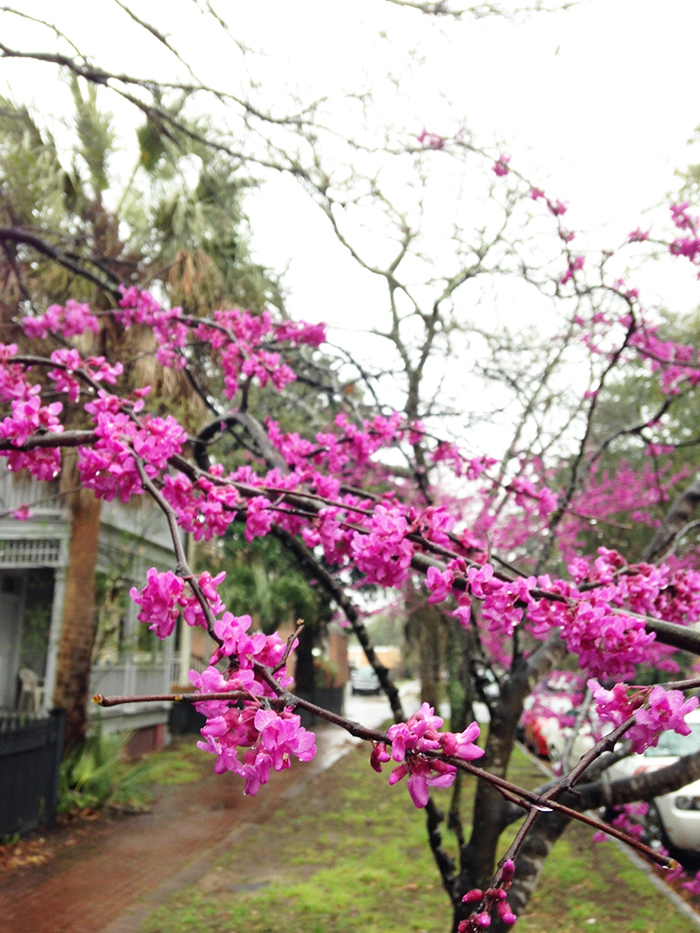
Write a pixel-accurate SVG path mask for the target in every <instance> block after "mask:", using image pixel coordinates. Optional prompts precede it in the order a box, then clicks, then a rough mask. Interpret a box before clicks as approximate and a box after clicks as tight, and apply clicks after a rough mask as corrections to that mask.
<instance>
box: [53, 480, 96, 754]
mask: <svg viewBox="0 0 700 933" xmlns="http://www.w3.org/2000/svg"><path fill="white" fill-rule="evenodd" d="M71 511H72V524H71V539H70V550H69V556H68V567H67V568H66V590H65V598H64V603H63V621H62V626H61V640H60V643H59V648H58V662H57V670H56V688H55V691H54V698H53V702H54V706H56V707H59V708H60V709H64V710H65V711H66V726H65V733H64V743H63V747H64V751H69V750H72V749H74V748H77V747H80V745H82V744H83V742H84V741H85V730H86V725H87V701H88V690H89V689H90V669H91V666H92V649H93V645H94V642H95V567H96V564H97V547H98V538H99V531H100V501H99V499H95V497H94V496H93V494H92V492H91V491H90V490H87V489H81V490H80V491H79V492H77V493H75V495H74V497H73V501H72V503H71Z"/></svg>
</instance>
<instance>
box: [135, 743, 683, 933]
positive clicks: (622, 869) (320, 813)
mask: <svg viewBox="0 0 700 933" xmlns="http://www.w3.org/2000/svg"><path fill="white" fill-rule="evenodd" d="M511 777H512V779H513V780H515V781H518V782H520V783H523V784H525V785H526V786H527V785H529V786H534V785H535V784H536V783H538V782H539V780H540V775H539V772H537V771H536V770H534V767H533V765H532V763H531V762H530V761H529V760H528V759H527V758H526V756H524V755H521V754H516V756H515V760H514V763H513V768H512V769H511ZM386 778H387V772H386V771H385V773H384V774H383V775H377V774H375V773H374V772H373V771H372V770H371V769H370V768H369V767H368V765H367V750H366V749H360V750H358V751H353V752H351V753H349V754H348V755H347V756H346V757H345V758H343V759H342V760H341V761H340V762H338V763H337V764H336V765H335V766H334V767H333V768H332V769H331V770H330V771H327V772H325V773H324V774H322V775H319V776H318V777H317V778H315V779H314V780H313V781H312V782H311V783H310V784H309V785H307V787H306V788H305V792H304V794H303V795H302V796H300V797H299V798H296V799H295V800H294V801H293V803H292V804H288V805H287V807H286V808H285V809H284V810H283V811H278V813H277V814H276V816H275V817H274V818H273V819H272V820H271V821H270V822H269V823H268V824H266V825H262V826H259V827H254V828H253V829H251V831H250V832H249V833H247V834H246V836H245V837H244V839H243V841H242V842H241V843H240V847H239V848H237V849H236V850H235V851H233V852H231V853H230V854H228V855H227V856H226V857H225V859H223V860H222V861H221V862H220V863H219V864H218V865H217V866H216V868H215V869H214V870H213V871H211V872H210V873H209V874H208V875H207V876H206V877H204V878H203V879H201V880H200V881H199V882H198V883H197V884H196V885H194V886H192V887H190V888H188V889H185V890H183V891H181V892H180V893H179V894H178V895H177V896H176V897H175V898H174V899H173V901H172V902H171V903H170V904H169V905H168V906H167V907H163V908H160V909H158V910H157V911H155V912H154V913H153V914H151V916H150V917H149V918H148V920H147V921H146V922H145V923H144V924H143V926H142V927H141V930H140V933H278V931H279V930H294V931H299V933H356V931H357V933H360V931H361V933H404V931H415V933H444V931H447V930H449V929H450V922H451V911H450V908H449V904H448V901H447V898H446V895H445V894H444V892H443V890H442V888H441V886H440V883H439V880H438V876H437V872H436V870H435V868H434V865H433V862H432V858H431V856H430V853H429V851H428V847H427V845H426V836H425V827H424V816H423V814H422V813H421V812H419V811H417V810H415V808H414V807H413V806H412V805H411V802H410V799H409V797H408V794H407V793H406V789H405V787H404V786H402V785H399V786H397V787H395V788H388V787H387V786H386ZM273 780H274V775H273ZM472 792H473V788H468V789H467V792H466V793H465V795H464V796H465V805H466V806H468V805H469V802H470V801H469V796H470V794H471V793H472ZM261 793H265V789H264V788H263V790H262V791H261ZM445 801H446V797H444V796H443V800H442V801H439V802H440V803H441V804H442V803H444V802H445ZM516 929H518V930H520V931H521V933H540V931H541V933H545V931H546V933H574V931H575V933H580V931H581V930H588V929H590V930H596V929H599V930H605V931H606V933H687V930H688V922H687V920H685V919H684V918H682V917H680V916H677V915H676V914H675V912H673V908H672V907H671V905H670V904H669V903H668V902H667V901H666V900H665V899H664V898H663V897H662V896H661V895H660V894H659V893H658V892H657V891H656V890H655V889H654V888H653V887H652V886H651V884H650V883H649V881H648V880H647V878H646V877H645V876H643V875H641V874H640V873H639V872H638V871H636V870H635V869H634V868H633V867H632V866H631V865H630V864H629V863H628V862H627V860H626V859H625V858H624V857H623V856H622V855H620V853H619V852H618V851H617V850H616V849H615V848H614V847H613V846H612V845H611V844H599V845H596V844H595V843H593V842H592V841H591V833H590V831H589V830H586V829H584V828H582V827H580V826H573V827H570V829H569V830H568V831H567V834H566V836H565V837H564V838H563V839H562V840H561V841H560V842H559V843H558V844H557V846H556V847H555V849H554V852H553V854H552V856H551V857H550V858H549V859H548V862H547V867H546V869H545V874H544V878H543V880H542V884H541V887H540V890H539V892H538V893H536V894H535V896H534V898H533V900H532V902H531V904H530V907H529V909H528V911H527V913H526V915H525V916H524V917H523V918H522V920H521V921H520V923H519V924H518V926H517V927H516Z"/></svg>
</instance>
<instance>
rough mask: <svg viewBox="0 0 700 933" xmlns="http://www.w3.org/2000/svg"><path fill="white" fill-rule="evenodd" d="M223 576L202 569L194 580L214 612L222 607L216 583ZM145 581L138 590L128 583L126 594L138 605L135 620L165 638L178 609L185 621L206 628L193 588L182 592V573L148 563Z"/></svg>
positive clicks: (177, 614) (220, 580)
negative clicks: (213, 575) (148, 568)
mask: <svg viewBox="0 0 700 933" xmlns="http://www.w3.org/2000/svg"><path fill="white" fill-rule="evenodd" d="M225 577H226V574H225V573H220V574H218V575H217V576H216V577H212V576H211V574H210V573H208V572H207V571H205V572H204V573H202V574H200V576H199V578H198V580H197V583H198V585H199V589H200V591H201V592H202V595H203V597H204V599H205V600H206V601H207V603H208V604H209V606H210V608H211V611H212V613H213V614H214V615H218V614H219V613H220V612H221V611H222V610H223V608H224V605H223V603H222V602H221V599H220V597H219V594H218V592H217V589H216V587H217V586H219V584H220V583H221V582H222V581H223V580H224V578H225ZM146 581H147V582H146V586H144V587H143V589H141V590H138V589H137V588H136V587H135V586H132V588H131V590H130V591H129V595H130V596H131V598H132V600H133V601H134V602H135V603H136V604H137V605H138V606H141V611H140V612H139V614H138V619H139V621H140V622H144V623H145V624H147V625H148V627H149V628H150V629H151V631H154V632H155V633H156V635H157V636H158V638H161V639H162V638H167V636H168V635H171V634H172V633H173V631H174V629H175V623H176V622H177V620H178V617H179V615H180V612H182V615H183V618H184V619H185V622H187V624H188V625H201V626H202V627H203V628H207V620H206V616H205V615H204V610H203V608H202V605H201V603H200V602H199V599H198V598H197V597H196V595H195V594H194V592H192V593H186V592H185V581H184V580H183V579H182V577H179V576H177V575H176V574H174V573H173V572H172V571H171V570H167V571H165V572H162V573H160V572H159V571H158V570H157V569H156V568H155V567H151V569H150V570H149V571H148V572H147V573H146Z"/></svg>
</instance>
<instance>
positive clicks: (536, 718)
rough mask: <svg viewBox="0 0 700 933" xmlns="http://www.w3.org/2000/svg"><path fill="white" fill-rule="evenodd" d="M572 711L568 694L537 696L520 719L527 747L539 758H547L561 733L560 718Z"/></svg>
mask: <svg viewBox="0 0 700 933" xmlns="http://www.w3.org/2000/svg"><path fill="white" fill-rule="evenodd" d="M570 712H572V710H571V698H570V697H568V696H562V695H559V696H549V697H538V698H537V700H536V702H534V703H533V705H532V706H531V707H530V709H527V710H525V712H524V713H523V717H522V719H521V722H522V725H523V730H524V740H525V744H526V745H527V747H528V748H529V749H530V750H531V751H533V752H534V753H535V754H536V755H539V756H540V758H549V756H550V751H551V748H552V745H553V743H554V742H556V740H557V736H559V735H560V733H561V728H562V726H561V718H562V717H563V716H566V715H567V714H569V713H570Z"/></svg>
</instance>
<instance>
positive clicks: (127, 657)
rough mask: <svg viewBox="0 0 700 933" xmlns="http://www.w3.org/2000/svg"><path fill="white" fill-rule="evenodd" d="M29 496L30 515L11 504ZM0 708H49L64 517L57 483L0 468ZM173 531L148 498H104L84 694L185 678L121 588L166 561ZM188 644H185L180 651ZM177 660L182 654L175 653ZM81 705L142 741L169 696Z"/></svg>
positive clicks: (165, 685)
mask: <svg viewBox="0 0 700 933" xmlns="http://www.w3.org/2000/svg"><path fill="white" fill-rule="evenodd" d="M21 505H29V506H30V508H31V511H32V515H31V518H29V519H28V520H26V521H18V520H17V519H15V518H13V517H12V516H11V515H10V513H11V512H12V511H13V510H15V509H17V508H19V507H20V506H21ZM0 516H1V517H0V712H8V711H9V712H11V711H15V710H18V709H24V710H27V711H35V712H40V711H45V710H48V709H50V707H51V702H52V697H53V689H54V683H55V678H56V660H57V654H58V644H59V639H60V635H61V620H62V613H63V596H64V581H65V570H66V565H67V561H68V544H69V540H70V518H69V514H68V510H67V509H66V508H65V507H64V506H63V505H62V503H61V499H60V497H59V495H58V484H57V483H56V484H47V483H38V482H36V481H34V480H33V479H31V477H28V476H25V475H24V474H22V475H16V474H12V473H10V472H9V471H8V470H7V469H5V468H4V467H3V468H1V469H0ZM174 564H175V558H174V555H173V547H172V541H171V539H170V535H169V532H168V529H167V525H166V522H165V520H164V518H163V516H162V514H161V513H160V511H159V510H158V509H157V508H156V507H155V506H153V504H152V503H151V502H150V501H146V500H144V501H143V502H142V503H140V504H139V505H138V506H137V507H133V506H131V505H130V506H128V507H127V506H125V505H123V504H122V503H121V502H118V501H114V502H104V503H103V504H102V512H101V527H100V536H99V552H98V558H97V583H98V592H99V593H100V600H99V604H98V607H97V609H98V618H99V619H100V626H99V628H98V636H97V643H96V646H95V654H94V658H93V667H92V678H91V694H92V693H102V694H128V695H137V694H143V693H168V692H169V691H170V688H171V684H172V683H173V682H181V681H182V680H183V672H182V671H180V664H179V659H178V657H177V656H176V655H175V652H174V646H173V643H172V639H166V640H165V642H163V643H161V642H159V641H158V640H157V639H156V638H155V636H154V635H153V633H151V632H149V631H148V629H147V628H146V627H145V626H143V625H142V624H141V623H140V622H139V621H138V620H137V618H136V616H137V612H138V607H137V606H135V605H134V604H133V603H132V601H131V600H130V599H129V598H128V591H129V588H130V587H131V586H132V585H137V586H142V585H143V584H144V582H145V578H146V571H147V570H148V568H149V567H157V568H158V569H160V570H166V569H174ZM185 653H186V654H187V653H188V652H185ZM182 661H183V663H184V664H185V665H188V664H189V657H183V658H182ZM90 706H91V707H92V708H91V709H90V710H89V714H90V716H91V718H92V717H96V716H99V715H102V717H103V727H104V728H105V730H107V731H117V730H120V729H129V730H141V731H142V733H143V734H142V743H141V744H142V745H143V749H142V750H145V749H146V748H147V747H148V745H149V742H151V740H152V743H153V744H154V745H157V744H160V742H161V741H162V738H163V737H164V734H165V724H166V722H167V714H168V709H167V704H142V703H134V704H131V705H130V706H128V707H114V708H111V709H106V710H101V709H100V708H98V707H97V706H95V705H94V704H90Z"/></svg>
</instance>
